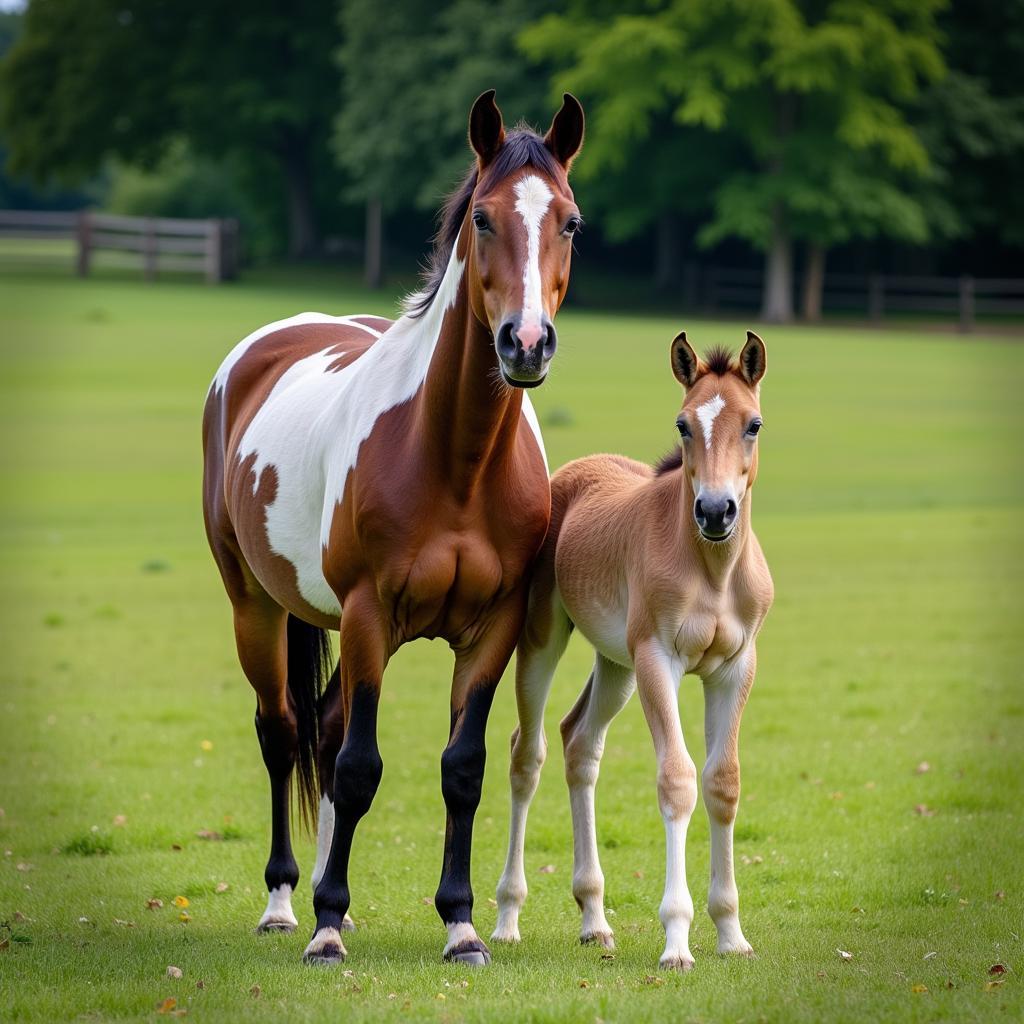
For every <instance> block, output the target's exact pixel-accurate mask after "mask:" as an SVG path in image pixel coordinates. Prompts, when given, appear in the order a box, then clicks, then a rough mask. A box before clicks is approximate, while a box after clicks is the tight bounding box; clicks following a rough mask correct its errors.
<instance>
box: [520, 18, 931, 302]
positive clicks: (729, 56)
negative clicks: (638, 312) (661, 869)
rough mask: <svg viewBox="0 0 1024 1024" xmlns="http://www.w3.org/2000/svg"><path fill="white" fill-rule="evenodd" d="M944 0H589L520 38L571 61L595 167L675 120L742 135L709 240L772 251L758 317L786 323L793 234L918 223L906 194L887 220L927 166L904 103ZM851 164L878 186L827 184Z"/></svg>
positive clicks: (925, 66)
mask: <svg viewBox="0 0 1024 1024" xmlns="http://www.w3.org/2000/svg"><path fill="white" fill-rule="evenodd" d="M942 2H943V0H921V2H919V3H914V4H907V3H905V2H902V0H817V2H816V0H720V2H719V3H716V4H706V3H701V2H700V0H661V2H657V0H656V2H653V3H646V2H638V3H635V4H633V5H632V6H631V7H630V9H629V10H626V11H623V9H622V6H621V5H612V4H597V5H592V4H589V3H585V2H580V3H577V4H576V5H575V6H574V7H573V8H572V10H571V12H570V13H569V14H563V15H550V16H548V17H546V18H543V19H541V20H540V21H539V22H538V23H537V24H536V25H534V26H532V27H531V28H529V29H528V30H527V31H526V32H525V33H524V34H523V36H522V44H523V46H524V48H525V49H526V51H527V53H529V54H531V55H533V56H549V57H550V56H553V55H555V54H558V53H568V54H570V55H571V56H572V58H573V64H572V66H571V67H569V68H568V69H567V70H566V71H564V72H563V73H561V74H560V75H558V76H557V78H556V86H557V87H558V88H563V87H564V88H571V89H574V90H576V91H577V92H578V93H579V94H580V95H581V97H582V98H584V100H589V101H590V103H589V108H588V109H590V111H591V114H592V116H591V119H590V126H591V129H590V137H589V153H588V161H589V170H590V172H591V173H595V174H596V173H598V171H599V169H600V168H601V167H610V166H614V162H615V161H616V160H617V159H621V156H620V155H619V154H621V152H622V151H624V150H627V149H628V148H630V147H632V146H635V145H636V144H637V142H638V141H639V140H643V139H646V138H647V137H648V136H649V135H650V134H651V132H652V130H653V129H654V127H655V126H656V125H657V124H658V123H659V121H658V118H661V117H663V116H664V115H666V114H667V115H668V116H669V117H671V119H672V121H673V122H674V124H675V125H677V126H680V127H696V128H700V129H703V130H704V131H705V132H706V133H724V134H726V135H728V136H730V137H732V138H733V139H734V140H736V142H737V143H738V144H739V145H740V147H741V149H742V152H743V155H744V158H743V159H741V160H738V161H736V162H735V163H734V164H733V165H732V167H731V168H730V169H728V170H726V171H725V172H724V174H723V176H722V178H721V180H720V181H719V184H718V185H717V187H716V188H715V189H714V193H713V197H712V199H713V217H712V219H711V221H710V223H709V224H708V225H707V227H706V228H705V229H704V230H703V231H702V233H701V240H702V241H703V242H704V244H710V243H712V242H713V241H715V240H717V239H720V238H723V237H726V236H739V237H742V238H745V239H746V240H747V241H749V242H751V243H752V244H754V245H755V246H757V247H758V248H761V249H763V250H764V251H765V254H766V260H765V283H764V303H763V308H762V316H763V317H764V318H765V319H767V320H788V319H790V318H791V316H792V249H793V241H794V239H795V238H800V237H801V235H803V236H804V237H811V230H812V228H813V230H814V231H815V232H816V234H817V237H816V238H815V244H817V245H819V246H823V245H824V244H826V243H827V242H828V241H829V240H830V239H831V238H833V237H836V238H838V237H843V236H844V235H845V236H848V237H852V234H851V233H858V236H859V234H860V233H862V232H863V231H864V230H865V222H866V220H868V219H869V220H870V225H871V229H872V230H873V231H875V232H877V233H882V234H885V233H888V232H890V231H892V230H897V229H902V228H908V227H909V229H910V230H911V232H912V235H913V234H914V233H916V231H917V229H918V228H919V227H920V225H921V218H919V217H914V216H909V207H908V206H907V205H906V204H904V208H903V211H902V212H903V213H904V215H905V216H903V217H901V218H900V220H899V222H898V223H897V225H895V227H894V225H893V224H892V223H891V222H889V221H887V220H886V219H885V217H886V211H887V210H888V209H890V208H891V205H892V200H893V199H894V197H895V196H896V194H897V192H898V180H899V178H900V176H901V175H907V174H913V173H918V174H921V173H925V172H926V171H927V169H928V166H929V163H928V157H927V153H926V151H925V149H924V147H923V146H922V144H921V141H920V139H919V138H918V136H917V134H916V132H915V131H914V129H913V128H912V127H911V125H910V124H909V122H908V120H907V117H906V108H907V106H908V105H909V104H910V103H911V102H913V101H914V100H915V99H916V98H917V96H918V95H919V93H920V89H921V86H922V83H925V82H928V81H931V80H934V79H937V78H938V77H940V76H941V74H942V71H943V62H942V58H941V54H940V51H939V33H938V29H937V26H936V11H937V10H938V9H939V7H941V5H942ZM693 158H694V159H695V160H699V159H700V154H699V152H697V153H695V154H694V156H693ZM847 165H856V166H858V167H859V168H860V173H861V174H863V175H867V176H868V177H870V178H871V179H872V182H873V184H872V185H871V186H870V187H867V186H866V187H865V188H849V187H848V188H846V189H844V190H842V191H840V192H839V193H835V192H829V191H828V190H829V189H830V188H832V186H833V185H834V184H835V182H836V181H838V180H843V181H845V183H846V184H847V185H849V183H850V178H851V175H849V174H846V175H843V171H842V169H843V167H844V166H847ZM663 173H664V174H666V175H670V176H671V175H674V174H677V173H678V167H677V165H674V164H667V165H666V166H665V167H664V171H663ZM868 193H871V194H873V196H874V200H872V201H870V202H869V201H867V194H868ZM655 196H656V194H655V195H654V196H652V203H653V202H657V201H658V200H657V199H656V198H655ZM872 211H874V212H873V213H872ZM869 215H870V217H869ZM825 217H832V218H833V220H832V221H831V222H830V223H829V224H828V225H827V227H826V226H824V225H822V224H820V222H821V221H822V220H823V219H824V218H825Z"/></svg>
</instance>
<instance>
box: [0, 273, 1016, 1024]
mask: <svg viewBox="0 0 1024 1024" xmlns="http://www.w3.org/2000/svg"><path fill="white" fill-rule="evenodd" d="M309 308H312V309H322V310H324V311H326V312H339V313H340V312H356V311H367V310H373V311H383V312H387V311H390V310H391V309H392V308H393V306H392V296H390V295H383V296H382V295H373V296H368V295H366V294H364V293H361V292H359V291H358V290H357V289H356V288H355V287H353V286H351V285H346V284H344V283H341V284H335V283H332V282H331V281H329V280H328V279H327V278H325V277H324V276H323V275H322V274H321V275H319V276H317V277H315V278H314V279H312V280H310V281H306V282H304V281H303V279H302V277H301V275H292V276H289V277H287V278H277V277H274V276H272V275H266V276H262V277H261V276H253V277H251V278H250V279H249V280H247V281H246V282H245V283H242V284H239V285H237V286H232V287H223V288H208V287H206V286H204V285H201V284H188V283H178V284H173V283H160V284H157V285H153V286H146V285H144V284H142V283H141V282H138V281H123V282H122V281H110V280H108V281H103V280H93V281H85V282H82V281H77V280H74V279H71V278H64V277H61V276H57V275H49V276H45V277H44V276H38V277H37V276H31V275H24V276H10V275H8V276H6V277H4V278H0V367H2V371H0V423H2V434H3V439H4V443H3V445H2V446H0V488H2V497H3V500H2V510H0V559H2V562H0V567H2V574H3V584H2V594H0V602H2V604H0V629H2V645H3V652H4V657H3V660H2V663H0V808H2V810H0V851H2V852H0V922H2V923H0V947H2V948H0V1018H3V1019H4V1020H19V1021H22V1020H24V1021H54V1020H65V1019H69V1020H70V1019H81V1020H106V1019H117V1018H135V1017H151V1018H153V1019H159V1018H158V1016H157V1007H158V1005H160V1004H163V1007H164V1009H165V1010H172V1012H178V1011H184V1012H187V1013H188V1015H189V1017H190V1018H192V1019H196V1020H203V1021H220V1020H223V1021H228V1020H237V1019H240V1018H242V1017H243V1015H244V1017H245V1019H247V1020H248V1021H250V1022H252V1024H255V1022H258V1021H264V1020H266V1021H270V1020H273V1021H281V1020H288V1021H305V1020H324V1021H328V1020H329V1021H337V1020H347V1021H348V1020H351V1021H362V1020H371V1019H398V1020H424V1019H429V1020H437V1021H445V1022H447V1021H452V1022H454V1021H485V1020H487V1021H490V1020H495V1021H499V1020H500V1021H551V1022H556V1021H557V1022H561V1021H572V1022H576V1021H578V1022H581V1024H582V1022H587V1024H591V1022H595V1021H609V1022H611V1021H670V1020H671V1021H675V1020H679V1021H703V1022H710V1021H729V1022H735V1021H741V1020H743V1021H762V1020H763V1021H787V1022H788V1021H818V1020H843V1021H857V1022H861V1021H875V1020H912V1021H939V1020H949V1021H954V1020H955V1021H979V1022H981V1021H984V1022H989V1021H999V1020H1005V1021H1012V1020H1020V1019H1021V1014H1022V1012H1024V999H1022V991H1024V979H1022V978H1021V974H1020V972H1022V971H1024V956H1022V948H1021V929H1022V927H1024V872H1022V866H1021V865H1022V858H1024V835H1022V832H1024V818H1022V814H1021V801H1022V797H1024V778H1022V771H1021V764H1022V761H1021V754H1022V752H1024V751H1022V747H1024V744H1022V738H1021V737H1022V731H1024V692H1022V684H1021V675H1020V664H1021V656H1022V654H1024V643H1022V638H1021V622H1022V611H1024V607H1022V588H1021V578H1022V567H1024V566H1022V562H1024V545H1022V542H1021V521H1022V520H1021V517H1022V514H1024V483H1022V473H1021V456H1020V444H1021V435H1022V427H1024V417H1022V414H1021V412H1020V408H1021V406H1020V398H1019V395H1020V388H1021V379H1022V377H1024V347H1022V346H1021V345H1020V344H1019V343H1017V342H1015V341H1014V340H1013V339H1008V338H1000V339H986V338H985V337H983V336H975V337H972V338H970V339H969V340H965V339H961V338H956V337H954V336H952V335H939V334H932V333H923V332H919V333H915V332H914V331H913V330H906V331H900V332H881V331H856V330H850V329H835V328H833V329H830V328H828V327H821V328H814V329H788V330H782V329H771V328H765V329H764V330H763V332H762V333H763V336H764V337H765V340H766V343H767V346H768V355H769V370H768V376H767V378H766V380H765V383H764V387H763V406H764V419H765V429H764V432H763V434H762V441H761V475H760V480H759V483H758V486H757V492H756V500H755V513H754V522H755V527H756V529H757V531H758V534H759V536H760V538H761V540H762V543H763V546H764V548H765V551H766V553H767V555H768V559H769V562H770V564H771V566H772V570H773V574H774V577H775V582H776V593H777V598H776V604H775V607H774V609H773V611H772V613H771V615H770V616H769V618H768V621H767V624H766V626H765V629H764V631H763V633H762V639H761V643H760V657H759V664H760V673H759V677H758V681H757V684H756V686H755V689H754V693H753V696H752V699H751V702H750V705H749V706H748V709H747V714H746V718H745V725H744V730H743V733H742V739H741V751H742V760H743V773H744V792H743V798H742V802H741V808H740V817H739V821H738V825H737V840H738V841H737V873H738V880H739V886H740V894H741V902H742V908H743V921H744V928H745V931H746V934H747V936H748V938H750V939H751V941H752V942H753V944H754V946H755V948H756V949H757V951H758V956H757V958H756V959H754V960H750V961H742V962H736V961H724V960H721V959H719V958H718V957H717V956H716V955H715V952H714V928H713V926H712V925H711V922H710V920H709V919H708V918H707V916H706V915H705V914H703V913H701V912H700V911H699V912H698V916H697V920H696V922H695V932H694V935H693V950H694V953H695V955H696V956H697V966H696V969H695V970H694V971H693V972H691V973H690V974H688V975H687V976H675V975H670V974H666V973H663V972H659V971H658V969H657V959H658V955H659V953H660V951H661V948H662V933H661V927H660V924H659V922H658V918H657V906H658V902H659V900H660V896H661V888H662V881H663V871H664V841H663V833H662V824H661V819H660V817H659V814H658V810H657V803H656V798H655V792H654V759H653V753H652V750H651V742H650V738H649V736H648V734H647V730H646V726H645V725H644V722H643V718H642V715H641V713H640V710H639V707H638V705H637V703H636V702H635V701H634V702H633V704H632V705H631V706H630V707H629V708H627V710H626V711H625V712H624V713H623V715H622V716H621V718H620V719H619V720H618V721H617V722H616V723H615V725H614V726H613V727H612V731H611V734H610V736H609V742H608V747H607V751H606V756H605V759H604V766H603V767H604V771H603V776H602V779H601V783H600V785H599V788H598V831H599V838H600V842H601V846H602V859H603V866H604V870H605V875H606V878H607V890H608V903H609V906H610V907H611V914H613V915H614V916H611V918H610V919H611V921H612V924H613V926H614V927H615V928H616V931H617V939H618V949H617V952H616V954H615V956H614V958H610V959H609V958H602V956H601V954H600V951H599V950H594V949H590V948H582V947H580V946H579V945H578V944H577V940H576V935H577V910H576V907H575V904H574V902H573V900H572V896H571V894H570V876H571V845H570V844H571V837H570V822H569V815H568V801H567V797H566V793H565V784H564V781H563V779H562V776H561V771H562V767H561V754H560V750H559V749H558V744H557V742H554V741H555V740H556V739H557V718H558V717H560V716H561V714H562V713H564V711H565V710H566V709H567V708H568V707H569V705H570V704H571V702H572V700H573V699H574V698H575V695H576V693H577V692H578V689H579V688H580V686H581V685H582V683H583V681H584V679H585V678H586V675H587V673H588V671H589V661H590V659H589V655H588V650H587V648H586V646H585V644H584V643H582V642H579V641H576V640H574V641H573V644H572V645H571V646H570V650H569V653H568V654H567V655H566V657H565V659H564V660H563V662H562V666H561V668H560V670H559V674H558V677H557V680H556V685H555V691H554V695H553V698H552V702H551V716H550V721H549V723H548V733H549V738H550V739H551V740H552V749H551V755H550V757H549V761H548V765H547V768H546V770H545V774H544V777H543V780H542V782H541V788H540V792H539V794H538V796H537V799H536V801H535V804H534V808H533V813H532V817H531V822H532V829H531V832H530V835H529V839H528V848H527V876H528V879H529V882H530V887H531V895H530V898H529V900H528V901H527V904H526V908H525V911H524V914H523V918H522V926H523V935H524V942H523V943H522V945H521V946H519V947H517V948H513V949H510V948H505V947H496V948H495V949H494V954H495V956H494V963H493V965H492V966H491V967H490V968H489V969H487V970H484V971H477V972H472V971H470V970H469V969H466V968H457V967H452V966H445V965H442V964H441V963H440V951H441V947H442V944H443V935H444V933H443V929H442V928H441V925H440V923H439V921H438V919H437V917H436V914H435V912H434V910H433V908H432V907H431V906H429V905H428V903H427V898H428V897H430V896H432V894H433V892H434V889H435V887H436V884H437V877H438V874H439V870H440V858H441V843H442V828H443V822H444V808H443V803H442V800H441V794H440V785H439V768H438V759H439V755H440V752H441V749H442V746H443V744H444V741H445V738H446V730H447V717H448V710H447V706H448V688H449V679H450V663H451V662H450V656H449V654H448V652H447V650H446V649H445V648H444V647H443V646H442V645H440V644H430V643H425V642H421V643H419V644H415V645H412V646H410V647H407V648H404V649H403V650H402V651H401V652H400V654H399V656H398V657H397V658H396V659H395V661H394V662H393V663H392V665H391V667H390V669H389V672H388V674H387V677H386V680H385V689H384V697H383V704H382V708H381V737H380V740H381V749H382V754H383V757H384V765H385V767H384V779H383V783H382V785H381V788H380V791H379V793H378V796H377V799H376V802H375V804H374V807H373V810H372V811H371V813H370V815H369V816H368V817H367V818H366V819H364V822H363V824H362V825H361V827H360V829H359V832H358V834H357V838H356V846H355V852H354V855H353V862H352V879H351V887H352V893H353V905H352V912H353V915H354V917H355V919H356V921H357V923H358V925H359V928H360V930H359V932H358V933H357V934H356V935H355V936H353V937H352V939H351V941H350V942H349V943H348V947H349V953H350V957H349V961H348V962H347V963H346V964H345V970H344V971H342V970H337V971H318V970H315V969H309V968H305V967H303V966H302V965H301V964H300V963H299V957H300V955H301V952H302V949H303V947H304V945H305V942H306V941H307V938H308V934H309V930H310V928H311V927H312V923H313V917H312V911H311V907H310V893H309V888H308V877H309V871H310V869H311V867H312V862H313V851H312V844H311V843H310V841H309V840H308V839H303V840H302V841H301V842H300V843H299V849H298V855H299V860H300V864H301V866H302V870H303V881H302V882H301V883H300V888H299V891H298V893H297V898H296V910H297V912H298V914H299V917H300V921H301V926H300V929H299V931H298V932H297V933H295V934H294V935H291V936H268V937H262V938H258V937H256V936H255V935H254V934H253V932H252V929H253V926H254V925H255V923H256V920H257V919H258V916H259V914H260V912H261V910H262V907H263V904H264V899H265V894H264V887H263V882H262V872H263V866H264V862H265V858H266V852H267V844H268V835H269V806H268V799H267V784H266V779H265V774H264V769H263V765H262V762H261V760H260V755H259V751H258V747H257V743H256V738H255V735H254V732H253V727H252V713H253V709H254V700H253V697H252V695H251V693H250V691H249V688H248V685H247V683H246V682H245V680H244V679H243V677H242V675H241V672H240V670H239V669H238V667H237V663H236V660H235V653H234V648H233V641H232V636H231V627H230V616H229V605H228V602H227V599H226V597H225V596H224V593H223V591H222V589H221V584H220V581H219V578H218V577H217V574H216V572H215V569H214V566H213V563H212V560H211V558H210V556H209V554H208V551H207V548H206V542H205V539H204V537H203V531H202V520H201V510H200V502H199V477H200V451H199V419H200V411H201V408H202V403H203V400H204V397H205V392H206V389H207V386H208V383H209V380H210V378H211V376H212V374H213V371H214V369H215V368H216V366H217V364H218V363H219V361H220V359H221V358H222V356H223V355H224V353H225V352H226V351H227V350H228V348H229V347H230V346H231V345H232V344H233V343H234V342H235V341H236V340H237V339H238V338H240V337H241V336H242V335H244V334H246V333H247V332H248V331H250V330H251V329H253V328H254V327H256V326H258V325H260V324H262V323H265V322H267V321H269V320H272V319H277V318H279V317H282V316H287V315H290V314H292V313H295V312H298V311H301V310H303V309H309ZM684 326H685V327H686V329H687V330H688V331H689V335H690V338H691V340H692V341H694V342H695V344H696V345H697V347H698V348H700V347H703V346H707V345H710V344H711V343H712V342H719V341H722V342H726V343H729V344H732V345H736V346H738V345H739V344H740V342H741V341H742V338H743V330H744V329H745V327H746V326H748V325H747V324H739V323H700V322H686V323H682V322H677V321H670V320H666V319H654V318H646V319H645V318H641V317H613V316H610V315H602V316H597V315H594V314H588V313H586V312H575V311H571V310H570V311H566V312H565V313H564V314H563V315H562V316H561V318H560V321H559V327H560V339H561V345H560V349H559V355H558V357H557V360H556V363H555V365H554V372H553V373H552V376H551V379H550V380H549V382H548V383H547V384H546V385H545V386H544V387H543V388H541V389H540V390H539V391H538V392H535V401H536V404H537V407H538V411H539V413H540V417H541V420H542V423H544V424H545V425H546V440H547V445H548V451H549V455H550V457H551V460H552V464H553V465H557V464H559V463H562V462H564V461H566V460H568V459H570V458H573V457H576V456H579V455H582V454H586V453H590V452H594V451H601V450H606V451H618V452H624V453H627V454H629V455H633V456H636V457H639V458H647V459H650V458H654V457H656V456H657V455H659V454H660V453H661V452H662V451H663V450H665V449H666V448H667V447H668V445H669V444H670V443H671V442H672V439H673V425H674V420H675V414H676V412H677V409H678V406H679V393H678V387H677V386H676V384H675V382H674V381H673V379H672V377H671V375H670V372H669V367H668V359H667V352H668V345H669V340H670V339H671V337H672V336H673V334H674V333H675V332H676V331H677V330H678V329H679V328H680V327H684ZM699 690H700V686H699V683H698V682H697V681H696V680H694V679H692V678H687V679H685V680H684V682H683V688H682V691H681V704H682V708H683V717H684V722H683V725H684V731H685V734H686V736H687V741H688V744H689V746H690V750H691V752H692V754H693V756H694V758H695V760H697V761H698V763H700V762H701V760H702V756H703V730H702V711H703V707H702V699H701V695H700V692H699ZM513 724H514V701H513V690H512V680H511V678H506V680H505V681H504V683H503V684H502V686H501V688H500V689H499V692H498V696H497V698H496V701H495V707H494V713H493V715H492V718H491V725H490V729H489V733H488V740H489V749H490V760H489V764H488V770H487V777H486V782H485V787H484V798H483V802H482V805H481V808H480V812H479V815H478V818H477V830H476V845H475V849H474V882H475V887H476V893H477V913H476V918H477V924H478V928H479V930H480V932H481V934H482V935H489V934H490V930H491V928H492V927H493V924H494V919H495V910H494V905H493V902H492V901H491V900H490V897H492V896H493V892H494V886H495V883H496V881H497V879H498V876H499V873H500V871H501V867H502V863H503V858H504V849H505V839H506V814H507V806H508V802H507V783H506V773H507V750H508V736H509V733H510V731H511V729H512V727H513ZM922 762H927V765H928V770H926V771H924V770H920V769H919V768H918V766H920V765H921V764H922ZM202 830H213V831H215V832H217V833H219V834H220V836H222V839H221V840H219V841H218V840H216V839H214V840H209V839H202V838H199V837H198V836H197V833H199V832H200V831H202ZM541 868H544V869H545V870H544V871H541ZM549 868H553V870H548V869H549ZM689 876H690V885H691V888H692V890H693V893H694V898H695V902H696V903H697V905H698V907H700V906H701V905H702V904H703V901H704V898H705V895H706V889H707V876H708V851H707V826H706V821H705V819H704V817H703V812H702V811H700V810H699V811H698V813H697V814H696V815H695V817H694V822H693V826H692V828H691V832H690V847H689ZM223 884H226V885H227V889H226V890H223ZM178 896H182V897H186V898H187V899H188V900H189V906H188V910H187V914H188V921H187V922H183V921H181V920H180V919H179V917H180V913H181V911H180V910H179V909H178V908H176V907H175V906H174V904H173V901H174V899H175V897H178ZM153 898H156V899H160V900H162V901H163V907H162V909H147V901H148V900H150V899H153ZM838 950H844V951H847V952H849V953H851V954H852V959H849V960H846V959H843V958H841V957H840V955H839V953H838V952H837V951H838ZM995 964H1002V965H1004V966H1005V968H1006V973H1003V974H990V973H989V969H990V968H991V967H992V966H993V965H995ZM168 965H174V966H177V967H179V968H180V969H181V970H182V972H183V977H182V978H181V979H177V980H175V979H171V978H169V977H167V976H166V970H167V967H168ZM171 999H173V1000H176V1003H175V1004H174V1006H173V1008H172V1007H171V1004H169V1003H166V1002H165V1000H171Z"/></svg>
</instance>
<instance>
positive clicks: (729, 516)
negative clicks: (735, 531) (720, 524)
mask: <svg viewBox="0 0 1024 1024" xmlns="http://www.w3.org/2000/svg"><path fill="white" fill-rule="evenodd" d="M735 518H736V502H735V501H733V500H732V498H730V499H729V500H728V501H727V502H726V503H725V521H726V523H727V524H728V523H731V522H732V521H733V520H734V519H735Z"/></svg>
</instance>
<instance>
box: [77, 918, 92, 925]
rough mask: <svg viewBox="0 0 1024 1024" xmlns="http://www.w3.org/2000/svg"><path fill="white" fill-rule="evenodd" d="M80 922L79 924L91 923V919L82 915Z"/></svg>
mask: <svg viewBox="0 0 1024 1024" xmlns="http://www.w3.org/2000/svg"><path fill="white" fill-rule="evenodd" d="M78 923H79V924H90V921H89V918H87V917H80V918H79V919H78Z"/></svg>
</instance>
